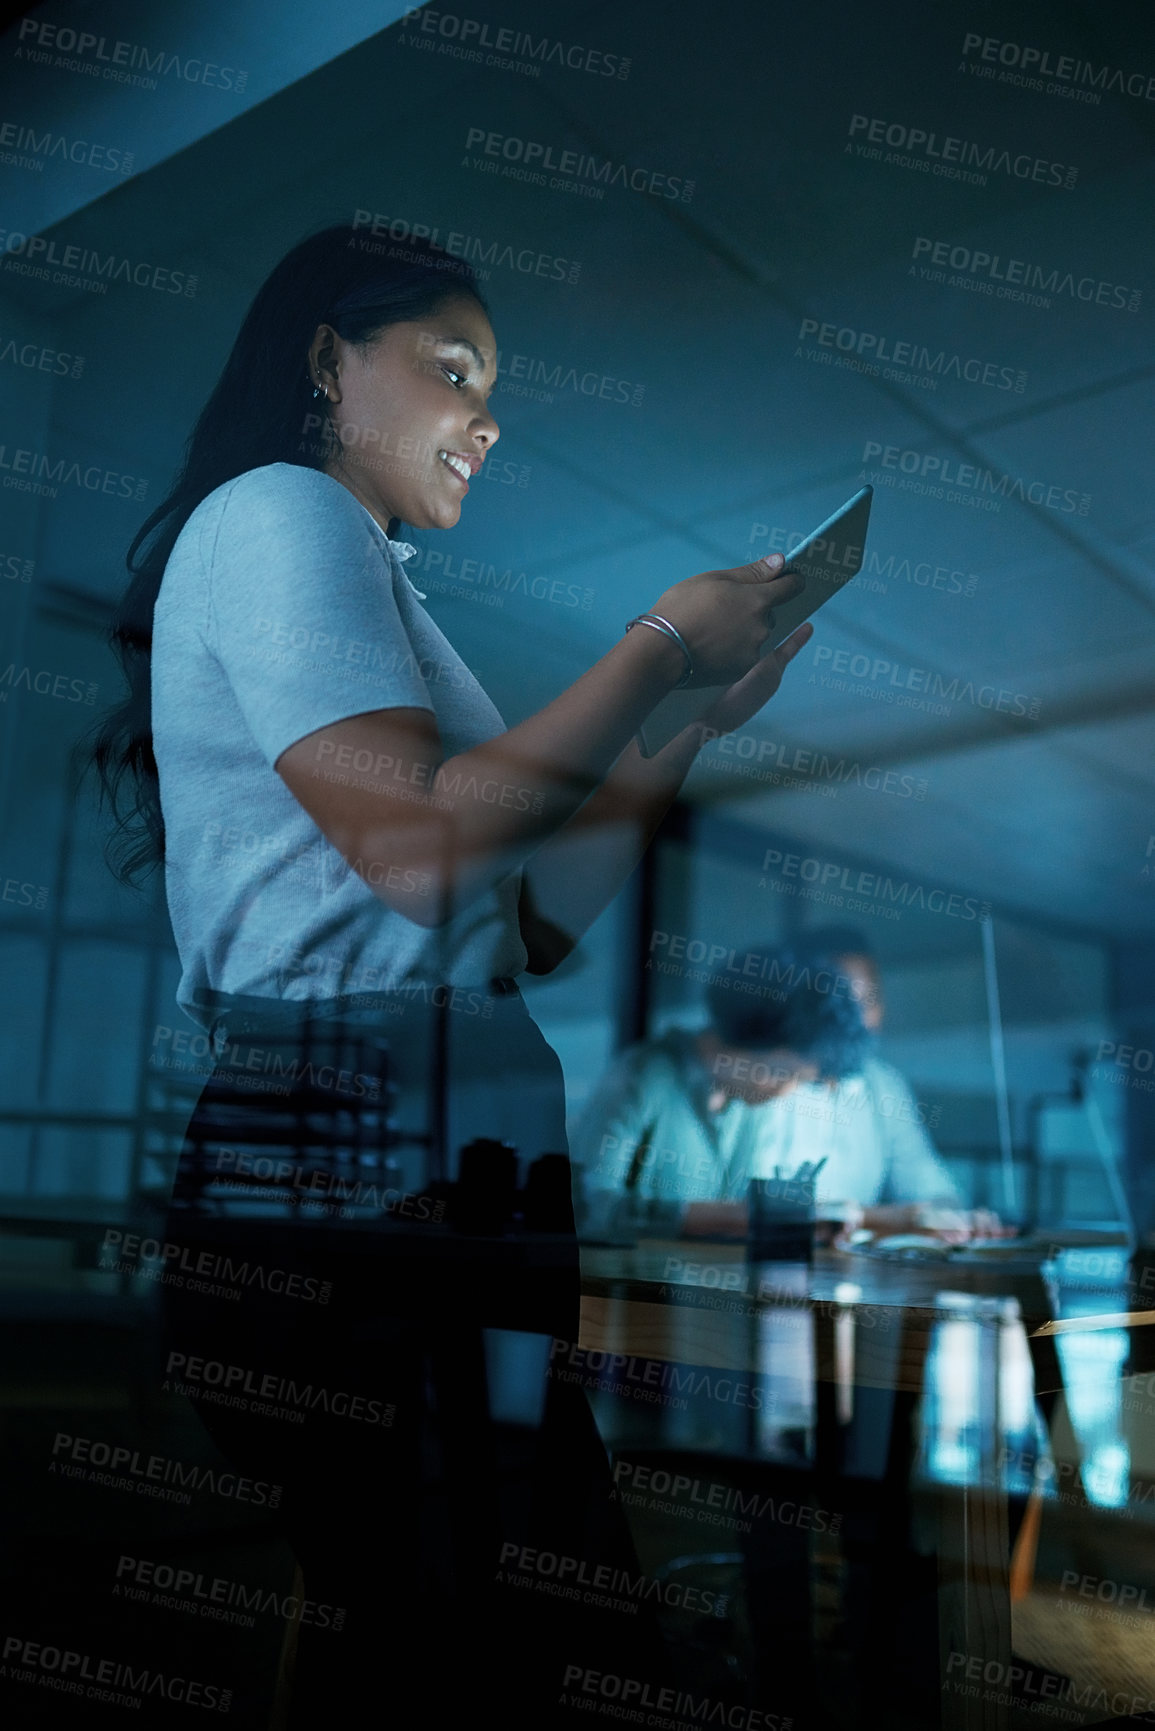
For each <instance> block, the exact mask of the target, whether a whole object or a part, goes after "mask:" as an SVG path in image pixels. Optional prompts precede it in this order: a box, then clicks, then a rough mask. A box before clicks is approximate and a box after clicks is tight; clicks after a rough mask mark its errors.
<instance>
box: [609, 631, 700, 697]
mask: <svg viewBox="0 0 1155 1731" xmlns="http://www.w3.org/2000/svg"><path fill="white" fill-rule="evenodd" d="M635 625H648V626H649V627H650V629H651V630H653V631H660V632H661V634H662V636H663V637H668V638H669V639H670V641H671V643H676V644H677V645H678V648H679V649H680V650H681V651H682V654H683V655H684V656H685V657H686V671H685V672H684V673H683V675H682V677H681V679H679V681H678V683H677V685H675V687H674V690H675V691H680V690H681V688H682V686H683V685H689V683H690V681H691V679H693V677H694V657H693V656H692V655H691V654H690V648H689V645H688V643H687V642H686V640H685V638H684V637H683V636H682V633H681V632H680V631H679V630H678V628H677V626H676V625H671V624H670V621H669V620H668V619H663V618H662V616H661V614H660V613H639V614H638V616H637V618H636V619H631V620H630V622H629V624H628V625H627V626H626V630H627V631H632V630H633V628H634V626H635Z"/></svg>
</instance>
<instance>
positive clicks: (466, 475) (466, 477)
mask: <svg viewBox="0 0 1155 1731" xmlns="http://www.w3.org/2000/svg"><path fill="white" fill-rule="evenodd" d="M437 455H438V456H439V457H440V459H441V461H442V462H443V463H444V464H445V467H446V468H447V469H448V470H450V472H451V473H452V474H454V475H456V476H457V479H458V480H459V481H460V482H461V484H462V485H463V486H464V487H466V488H468V486H469V481H470V477H471V475H472V474H473V470H472V469H471V468H470V466H469V462H468V460H467V459H466V458H465V457H458V456H455V455H454V453H453V452H452V451H438V453H437Z"/></svg>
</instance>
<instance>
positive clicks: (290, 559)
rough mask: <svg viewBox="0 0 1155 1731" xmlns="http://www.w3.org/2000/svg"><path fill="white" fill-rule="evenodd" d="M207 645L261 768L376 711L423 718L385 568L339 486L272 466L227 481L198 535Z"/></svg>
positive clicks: (421, 693) (423, 689) (417, 680)
mask: <svg viewBox="0 0 1155 1731" xmlns="http://www.w3.org/2000/svg"><path fill="white" fill-rule="evenodd" d="M202 534H203V535H204V536H205V537H206V539H207V543H208V544H207V545H206V546H205V547H204V549H203V554H204V557H205V560H206V563H207V568H208V588H209V605H208V646H209V648H210V649H211V650H212V651H213V653H214V654H215V655H216V656H217V658H218V660H219V662H220V664H221V666H222V667H223V669H224V671H225V674H226V676H227V677H228V680H229V684H230V686H231V687H232V690H233V692H234V693H235V696H236V699H237V703H238V705H239V707H240V710H241V713H242V715H243V716H244V719H245V722H246V724H247V726H248V728H249V730H250V732H251V733H252V735H253V738H254V739H255V740H256V742H257V745H258V746H259V748H260V750H261V752H262V753H263V754H264V756H265V758H266V759H267V760H268V762H269V764H270V765H272V764H275V763H276V761H277V758H278V757H279V756H280V755H281V753H282V752H283V751H285V750H287V748H288V747H289V746H290V745H294V744H295V743H296V742H297V740H299V739H304V738H305V737H306V736H307V735H308V734H310V733H315V732H316V731H317V729H318V728H321V727H326V726H329V725H330V724H331V723H333V722H335V721H343V720H345V719H346V718H347V717H349V716H351V715H362V714H364V713H365V712H366V711H368V710H374V709H397V708H414V709H430V710H431V709H433V707H434V706H433V703H432V701H431V699H430V696H429V690H428V687H427V686H426V683H425V681H424V679H423V678H422V676H421V671H420V668H419V665H418V662H417V658H416V656H415V655H414V652H413V646H412V644H411V642H410V639H409V635H408V632H407V631H406V629H405V624H404V621H403V619H402V617H401V614H400V612H399V610H398V604H397V598H396V595H395V593H394V587H393V584H394V575H393V570H394V567H393V564H392V562H391V561H390V558H389V554H388V551H387V549H386V547H385V546H384V545H383V544H382V542H381V541H380V540H379V539H378V538H377V535H376V534H375V532H374V529H373V525H372V522H371V520H370V518H369V516H368V513H367V512H366V511H365V509H364V507H363V506H361V505H360V504H359V503H358V502H357V500H356V499H355V498H354V497H353V495H352V494H351V493H350V492H349V491H348V489H347V488H345V487H343V486H342V485H341V483H340V482H339V481H335V480H333V479H332V477H330V476H328V475H325V474H323V473H321V472H320V471H317V470H310V469H304V468H296V467H294V466H293V465H291V464H275V465H271V466H270V467H268V468H265V469H255V470H251V471H250V472H249V473H248V474H246V475H242V476H241V477H240V478H239V480H237V481H236V482H234V483H233V485H232V487H231V488H230V489H229V491H228V494H227V496H226V497H225V500H224V503H223V506H222V508H221V510H220V513H219V515H218V516H217V517H216V519H215V521H211V522H208V523H206V524H205V525H204V527H203V529H202Z"/></svg>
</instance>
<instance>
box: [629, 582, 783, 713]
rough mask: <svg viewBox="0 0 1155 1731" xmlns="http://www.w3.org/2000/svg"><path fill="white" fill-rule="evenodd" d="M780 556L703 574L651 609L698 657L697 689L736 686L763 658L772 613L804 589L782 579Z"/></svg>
mask: <svg viewBox="0 0 1155 1731" xmlns="http://www.w3.org/2000/svg"><path fill="white" fill-rule="evenodd" d="M784 564H785V560H784V559H783V557H782V555H781V553H772V554H770V556H769V557H768V558H766V559H758V560H756V561H755V562H754V564H752V565H735V566H734V567H732V569H730V570H728V571H700V572H699V573H698V575H697V576H696V577H687V578H685V579H684V581H683V582H681V583H675V584H674V586H673V588H672V589H667V590H666V592H665V594H664V595H660V596H659V597H658V599H657V601H656V602H655V603H654V605H653V607H652V608H651V609H650V611H651V612H652V613H654V614H657V615H658V616H660V617H661V618H663V619H668V620H669V622H670V624H671V625H673V626H674V627H675V628H676V629H677V630H678V631H679V632H680V633H681V635H682V636H683V637H684V638H685V640H686V644H687V647H688V648H689V650H690V653H691V655H692V656H693V658H694V676H693V678H692V679H691V680H690V681H689V684H690V685H691V686H692V687H693V686H704V685H733V684H734V683H735V682H736V681H737V680H739V679H742V678H744V676H745V675H746V674H747V673H749V671H750V669H751V668H752V667H753V666H754V665H755V664H756V663H757V662H758V661H759V660H760V659H761V657H762V653H763V649H764V646H765V643H766V639H767V637H768V636H769V635H770V632H771V631H772V630H773V628H774V609H775V607H781V606H782V604H783V602H785V601H790V600H793V598H794V596H795V595H798V594H799V593H800V592H801V591H802V589H803V588H804V587H805V580H804V579H803V578H802V577H801V576H800V575H799V574H798V573H797V572H794V571H791V572H790V573H789V574H788V575H786V576H783V575H782V569H783V566H784Z"/></svg>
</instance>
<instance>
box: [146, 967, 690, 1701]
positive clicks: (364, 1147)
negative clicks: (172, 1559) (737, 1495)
mask: <svg viewBox="0 0 1155 1731" xmlns="http://www.w3.org/2000/svg"><path fill="white" fill-rule="evenodd" d="M475 1020H476V1023H477V1025H476V1027H474V1026H471V1025H470V1023H469V1022H468V1021H467V1011H465V1010H462V1009H458V1010H457V1011H456V1012H455V1011H454V1010H452V1009H448V1010H447V1009H446V1007H445V1006H444V1005H442V1006H440V1007H438V1006H425V1005H423V1004H412V1003H409V1004H407V1005H406V1006H405V1007H404V1013H403V1014H401V1015H396V1014H394V1015H390V1016H388V1017H385V1016H384V1015H382V1016H381V1017H380V1018H377V1019H374V1018H372V1017H371V1018H369V1019H368V1020H366V1019H364V1018H362V1019H361V1020H358V1021H356V1022H343V1021H338V1020H333V1019H329V1020H325V1021H321V1022H315V1023H313V1024H311V1025H309V1026H306V1027H301V1026H299V1025H288V1026H286V1025H285V1024H284V1023H281V1024H279V1025H278V1024H277V1023H276V1022H273V1023H272V1025H269V1026H261V1025H260V1024H259V1022H258V1021H257V1020H256V1019H255V1017H254V1016H253V1014H252V1013H249V1014H248V1015H247V1016H245V1017H242V1016H239V1015H238V1016H235V1017H233V1018H231V1019H230V1020H228V1021H226V1024H225V1026H226V1031H227V1034H228V1039H229V1047H228V1051H227V1053H226V1055H225V1058H224V1059H223V1060H222V1062H221V1063H220V1064H219V1065H218V1068H217V1070H216V1071H215V1072H214V1074H213V1076H212V1077H211V1078H210V1080H209V1082H208V1083H207V1084H206V1087H205V1089H204V1091H203V1093H202V1095H201V1099H200V1102H199V1103H198V1107H197V1110H196V1113H195V1115H194V1117H193V1120H192V1122H191V1124H190V1126H189V1129H188V1132H187V1134H186V1138H185V1144H184V1149H183V1152H182V1156H181V1163H180V1168H179V1171H178V1175H177V1181H176V1185H175V1189H174V1199H173V1205H172V1209H171V1212H170V1215H169V1220H168V1227H167V1232H168V1235H169V1237H170V1239H171V1240H172V1241H173V1242H175V1243H177V1244H180V1245H181V1246H182V1248H183V1249H184V1250H185V1256H184V1261H183V1264H182V1265H183V1266H184V1267H185V1268H187V1269H190V1270H196V1271H200V1272H197V1273H195V1274H192V1275H190V1277H189V1278H188V1279H187V1280H186V1281H185V1282H184V1284H183V1285H179V1286H178V1285H175V1284H173V1285H170V1286H168V1287H166V1289H165V1312H166V1315H165V1355H166V1357H165V1363H166V1375H167V1376H168V1377H169V1378H170V1380H171V1382H172V1383H173V1384H175V1385H177V1386H179V1387H180V1388H181V1389H182V1390H183V1392H185V1393H187V1394H188V1396H189V1398H190V1399H191V1400H192V1401H193V1403H194V1405H195V1406H196V1409H197V1412H198V1414H199V1415H200V1418H201V1420H202V1421H203V1423H204V1424H205V1426H206V1427H207V1429H208V1430H209V1431H210V1433H211V1435H212V1436H213V1438H214V1440H215V1442H216V1444H217V1445H218V1447H219V1448H220V1450H221V1452H222V1453H223V1455H224V1456H225V1457H226V1459H227V1461H228V1462H229V1464H230V1466H231V1467H233V1468H234V1469H235V1470H236V1471H238V1472H241V1473H243V1474H245V1475H246V1476H247V1477H249V1478H250V1479H252V1480H253V1482H254V1484H259V1485H261V1486H263V1487H269V1488H268V1490H267V1491H266V1492H265V1493H264V1494H265V1495H267V1496H268V1497H269V1498H270V1500H272V1499H274V1498H275V1499H276V1502H277V1517H278V1520H279V1522H280V1523H281V1529H282V1531H283V1533H284V1536H285V1537H286V1538H287V1540H288V1543H289V1545H290V1546H291V1548H292V1551H293V1554H294V1556H295V1558H296V1559H297V1563H298V1565H299V1570H300V1574H301V1576H302V1578H303V1594H304V1599H305V1601H307V1606H306V1609H305V1612H304V1614H303V1615H302V1618H301V1622H300V1626H299V1634H298V1641H297V1652H296V1659H295V1667H294V1679H293V1692H292V1700H293V1705H292V1720H291V1722H292V1724H293V1725H294V1726H297V1725H300V1726H305V1725H309V1726H312V1725H316V1724H319V1723H322V1722H327V1721H328V1719H329V1718H330V1717H331V1716H332V1715H333V1714H334V1713H335V1712H339V1711H340V1710H341V1709H342V1708H343V1707H346V1706H347V1707H349V1708H351V1707H352V1705H353V1703H354V1702H360V1701H361V1700H364V1699H366V1698H368V1699H369V1700H370V1701H373V1700H376V1701H379V1702H380V1704H381V1706H382V1708H383V1709H384V1710H386V1711H387V1710H388V1707H389V1704H390V1703H391V1702H394V1703H400V1701H401V1700H402V1699H403V1698H404V1699H405V1700H407V1701H411V1702H412V1703H413V1704H414V1706H415V1707H416V1708H418V1709H419V1710H420V1712H421V1715H422V1722H423V1723H428V1724H438V1723H442V1722H443V1723H445V1724H447V1725H448V1724H450V1723H454V1724H457V1723H458V1722H459V1721H460V1716H461V1714H462V1712H463V1711H470V1712H476V1710H477V1709H478V1707H479V1706H481V1705H482V1704H483V1703H484V1704H486V1705H487V1706H489V1707H493V1708H496V1710H497V1712H498V1714H499V1716H500V1717H501V1719H502V1722H503V1723H504V1724H505V1725H507V1726H518V1725H522V1724H524V1725H525V1726H527V1727H533V1728H535V1731H536V1727H538V1726H542V1725H549V1724H554V1723H557V1724H564V1723H569V1722H571V1721H570V1719H569V1717H568V1715H567V1714H566V1712H565V1711H564V1710H563V1709H561V1708H560V1707H559V1705H558V1702H559V1697H560V1695H561V1693H562V1685H563V1681H564V1678H565V1674H566V1671H567V1668H570V1669H571V1670H572V1667H574V1666H580V1667H582V1669H583V1671H584V1670H588V1669H590V1668H593V1669H596V1670H599V1671H616V1672H617V1673H618V1674H624V1675H629V1676H637V1675H638V1674H639V1669H640V1672H641V1674H642V1675H644V1676H656V1677H657V1678H658V1681H659V1682H660V1681H661V1680H662V1672H663V1670H664V1669H666V1666H665V1664H664V1660H663V1655H662V1650H661V1644H660V1642H659V1641H658V1640H657V1637H656V1636H655V1634H654V1632H653V1629H652V1628H651V1626H650V1623H649V1620H648V1619H647V1618H646V1617H645V1616H644V1615H641V1614H639V1615H635V1616H633V1617H626V1616H623V1615H622V1614H621V1613H620V1612H615V1611H606V1610H605V1609H603V1608H600V1607H595V1606H592V1605H589V1604H587V1603H585V1602H583V1596H582V1595H581V1594H580V1593H574V1592H562V1591H561V1590H559V1583H558V1569H560V1568H561V1564H560V1560H561V1559H567V1561H566V1565H565V1568H564V1569H561V1578H562V1579H563V1580H564V1579H566V1578H567V1577H568V1578H572V1577H573V1576H574V1575H575V1574H577V1573H579V1571H580V1572H581V1574H582V1578H588V1577H589V1576H591V1575H592V1572H593V1570H594V1569H595V1568H597V1567H599V1566H601V1567H603V1568H608V1569H611V1570H624V1571H626V1572H627V1573H631V1572H632V1574H633V1575H635V1576H636V1575H637V1572H638V1570H637V1563H636V1560H635V1558H634V1555H633V1551H632V1546H631V1544H630V1540H629V1537H628V1533H627V1530H626V1527H625V1524H624V1522H623V1521H622V1520H621V1517H620V1514H619V1513H618V1510H617V1507H616V1505H615V1504H614V1502H613V1498H612V1485H611V1480H610V1474H609V1467H608V1462H607V1460H606V1456H605V1452H604V1449H603V1447H602V1445H601V1442H600V1439H599V1438H598V1435H597V1431H596V1427H595V1425H594V1423H593V1420H592V1416H591V1413H590V1411H589V1407H588V1404H587V1401H586V1398H585V1395H584V1393H583V1391H582V1390H581V1389H580V1388H574V1387H572V1386H569V1385H567V1384H566V1383H564V1382H561V1381H555V1380H552V1379H551V1378H550V1377H549V1375H548V1353H547V1351H546V1350H545V1341H544V1339H543V1342H542V1348H543V1350H542V1351H541V1353H539V1355H538V1360H539V1363H540V1365H541V1368H540V1371H535V1372H534V1373H533V1376H534V1378H536V1379H537V1381H538V1383H539V1386H537V1387H532V1386H531V1387H526V1388H525V1389H523V1390H522V1391H521V1392H522V1393H523V1394H524V1395H525V1397H526V1400H527V1409H528V1410H529V1411H530V1412H531V1414H533V1418H535V1419H536V1420H537V1422H532V1421H531V1422H527V1423H524V1424H501V1423H497V1422H495V1421H494V1419H493V1418H492V1417H491V1412H490V1402H489V1399H488V1384H487V1376H486V1353H485V1333H484V1331H485V1330H486V1329H489V1328H503V1329H507V1330H512V1331H514V1332H517V1333H525V1334H534V1335H538V1336H542V1337H545V1338H547V1339H548V1338H553V1339H555V1340H561V1341H566V1342H571V1341H574V1340H576V1338H577V1336H576V1328H577V1315H578V1262H577V1246H576V1239H575V1237H574V1235H573V1232H572V1221H571V1230H569V1231H568V1232H565V1231H563V1232H553V1233H551V1234H542V1235H537V1238H535V1240H534V1242H533V1243H532V1244H531V1245H529V1246H528V1247H527V1244H526V1242H525V1240H524V1239H523V1240H522V1241H521V1242H520V1243H519V1242H518V1240H517V1239H516V1237H508V1238H506V1239H504V1240H503V1239H502V1238H501V1237H500V1236H497V1235H494V1234H492V1233H490V1234H486V1235H481V1236H478V1235H474V1236H470V1235H468V1234H462V1233H457V1232H454V1231H453V1230H452V1229H451V1228H449V1227H447V1226H446V1225H445V1224H443V1223H438V1222H437V1220H436V1219H435V1218H434V1216H435V1215H436V1212H437V1207H436V1205H434V1204H433V1203H431V1200H430V1197H429V1196H428V1195H425V1196H422V1195H421V1187H420V1186H417V1187H415V1188H413V1189H412V1190H407V1189H405V1188H404V1187H403V1186H401V1185H400V1184H398V1183H396V1182H388V1183H387V1182H386V1181H385V1180H386V1178H389V1179H392V1178H394V1176H395V1174H393V1173H392V1172H391V1171H390V1170H389V1169H387V1168H386V1167H385V1166H384V1165H383V1164H382V1161H383V1158H384V1156H385V1155H386V1154H387V1152H388V1144H389V1137H388V1134H387V1130H388V1118H389V1108H390V1103H391V1101H394V1100H395V1098H403V1097H404V1096H405V1094H406V1091H407V1090H408V1093H409V1096H410V1108H409V1109H410V1110H412V1100H413V1099H417V1098H421V1097H422V1096H423V1095H425V1096H426V1097H427V1095H428V1090H427V1089H426V1087H425V1084H426V1082H427V1080H428V1078H429V1076H430V1075H431V1074H437V1075H440V1076H441V1077H443V1079H444V1085H445V1087H446V1088H447V1089H448V1091H449V1099H448V1100H447V1101H444V1102H441V1104H440V1107H438V1105H437V1103H436V1102H435V1103H434V1112H433V1116H434V1117H436V1116H437V1115H438V1111H440V1115H441V1118H442V1121H443V1122H444V1121H446V1120H448V1121H449V1122H450V1123H452V1124H455V1126H456V1137H457V1138H458V1139H459V1140H460V1139H466V1140H468V1139H470V1137H469V1132H470V1130H471V1129H476V1130H478V1132H479V1133H480V1134H482V1135H487V1134H490V1133H492V1131H493V1130H494V1129H495V1128H500V1124H501V1123H502V1122H509V1121H510V1117H509V1114H510V1108H511V1100H512V1101H513V1103H514V1105H515V1106H516V1104H517V1102H518V1101H520V1102H521V1103H522V1107H523V1108H524V1109H523V1110H522V1113H521V1123H522V1125H523V1126H524V1128H523V1129H522V1130H521V1132H520V1134H521V1136H522V1137H523V1141H522V1153H523V1156H528V1157H530V1158H532V1157H534V1156H536V1155H537V1154H538V1153H543V1152H550V1153H557V1152H561V1151H563V1148H564V1144H562V1145H561V1146H560V1147H559V1144H558V1136H559V1134H560V1131H559V1123H561V1122H563V1120H562V1118H561V1104H562V1102H561V1076H560V1067H559V1066H558V1064H557V1059H556V1056H555V1055H554V1053H553V1052H552V1051H551V1050H550V1048H549V1047H548V1045H547V1044H546V1042H545V1041H544V1040H543V1039H542V1036H541V1035H540V1033H539V1031H538V1030H537V1028H536V1027H535V1025H534V1024H533V1022H532V1021H531V1020H530V1018H529V1016H528V1014H527V1013H526V1011H525V1008H524V1005H523V1004H522V1002H521V999H520V997H519V996H517V995H513V996H512V997H507V998H505V999H500V1000H497V1004H496V1010H495V1013H494V1014H493V1015H490V1016H487V1017H485V1018H484V1024H485V1025H484V1026H483V1025H482V1022H483V1018H482V1017H481V1016H480V1015H479V1016H477V1017H476V1018H475ZM446 1022H448V1023H449V1027H448V1030H447V1029H446V1027H445V1023H446ZM494 1024H496V1026H495V1025H494ZM238 1030H239V1031H238ZM254 1054H255V1056H254ZM270 1054H273V1055H274V1056H273V1057H272V1058H270ZM375 1072H376V1080H377V1082H378V1083H379V1086H378V1087H377V1088H373V1087H371V1086H370V1085H369V1084H368V1083H367V1082H366V1081H365V1078H369V1079H370V1081H371V1080H372V1079H374V1075H375ZM254 1077H255V1078H257V1085H253V1078H254ZM358 1077H360V1078H362V1081H361V1082H360V1083H358V1082H357V1081H356V1078H358ZM414 1083H416V1084H417V1086H416V1088H414V1087H413V1086H412V1085H413V1084H414ZM274 1089H276V1090H277V1091H276V1092H274ZM286 1089H287V1092H286V1091H283V1090H286ZM395 1089H396V1090H397V1091H398V1092H397V1095H396V1096H395V1095H394V1093H393V1090H395ZM446 1108H448V1110H446ZM427 1133H431V1134H433V1135H436V1133H437V1132H436V1126H434V1128H433V1130H432V1131H431V1132H427ZM535 1134H536V1142H535V1140H534V1138H535ZM543 1143H544V1146H543ZM429 1146H430V1145H429V1144H426V1158H428V1152H429ZM450 1152H451V1153H452V1150H450ZM344 1199H352V1200H351V1201H349V1202H348V1203H347V1202H346V1201H345V1200H344ZM382 1207H384V1209H385V1212H384V1213H381V1208H382ZM535 1405H537V1406H539V1408H540V1413H533V1408H534V1407H535ZM551 1558H557V1559H559V1562H558V1565H557V1567H556V1568H555V1566H554V1565H553V1564H552V1563H551V1562H550V1561H549V1559H551ZM603 1578H605V1577H603ZM322 1715H324V1720H323V1719H322Z"/></svg>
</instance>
